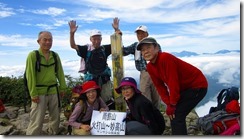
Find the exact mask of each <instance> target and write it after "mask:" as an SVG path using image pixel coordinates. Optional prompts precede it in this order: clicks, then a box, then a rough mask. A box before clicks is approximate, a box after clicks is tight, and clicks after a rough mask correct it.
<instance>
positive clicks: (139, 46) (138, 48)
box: [136, 42, 155, 51]
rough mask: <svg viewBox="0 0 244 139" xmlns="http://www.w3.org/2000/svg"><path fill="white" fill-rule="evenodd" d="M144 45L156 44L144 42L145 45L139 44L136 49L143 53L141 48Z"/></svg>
mask: <svg viewBox="0 0 244 139" xmlns="http://www.w3.org/2000/svg"><path fill="white" fill-rule="evenodd" d="M143 44H155V43H154V42H143V43H139V44H138V45H137V47H136V49H137V50H139V51H141V47H142V45H143Z"/></svg>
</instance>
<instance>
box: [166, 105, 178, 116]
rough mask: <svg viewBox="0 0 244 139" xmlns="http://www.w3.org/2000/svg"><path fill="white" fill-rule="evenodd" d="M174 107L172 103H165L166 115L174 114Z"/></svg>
mask: <svg viewBox="0 0 244 139" xmlns="http://www.w3.org/2000/svg"><path fill="white" fill-rule="evenodd" d="M175 109H176V107H175V106H174V105H167V108H166V114H167V115H174V114H175Z"/></svg>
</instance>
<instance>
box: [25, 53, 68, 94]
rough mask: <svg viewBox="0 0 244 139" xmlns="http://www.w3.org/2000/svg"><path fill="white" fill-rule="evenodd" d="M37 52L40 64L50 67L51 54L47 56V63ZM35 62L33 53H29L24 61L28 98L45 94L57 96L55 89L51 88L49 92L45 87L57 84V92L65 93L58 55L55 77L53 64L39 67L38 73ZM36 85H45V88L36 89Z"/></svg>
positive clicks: (51, 61) (64, 83)
mask: <svg viewBox="0 0 244 139" xmlns="http://www.w3.org/2000/svg"><path fill="white" fill-rule="evenodd" d="M38 51H39V53H40V60H41V63H42V64H45V65H50V64H52V63H54V57H53V55H52V54H51V53H50V55H49V60H48V61H47V60H46V59H45V57H44V55H43V53H42V51H41V50H40V49H39V50H38ZM56 54H57V53H56ZM36 61H37V60H36V53H35V52H34V51H32V52H30V53H29V55H28V57H27V60H26V79H27V84H28V89H29V92H30V96H31V97H36V96H40V95H46V94H57V89H56V87H51V88H50V89H49V90H48V87H47V86H50V85H54V84H58V90H59V91H65V89H66V87H67V86H66V82H65V77H64V71H63V67H62V64H61V61H60V58H59V56H58V54H57V66H58V71H57V75H55V64H54V65H53V66H49V67H44V66H40V68H41V71H40V72H38V71H36V68H35V66H36ZM36 85H45V86H44V87H36Z"/></svg>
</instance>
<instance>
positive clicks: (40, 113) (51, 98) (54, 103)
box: [26, 94, 60, 135]
mask: <svg viewBox="0 0 244 139" xmlns="http://www.w3.org/2000/svg"><path fill="white" fill-rule="evenodd" d="M39 99H40V102H39V103H33V102H32V104H31V112H30V123H29V125H28V128H27V130H26V135H41V134H42V127H43V122H44V117H45V113H46V110H48V112H49V129H48V131H49V133H50V134H52V135H55V134H58V132H59V122H60V108H58V97H57V94H53V95H47V96H45V95H42V96H39Z"/></svg>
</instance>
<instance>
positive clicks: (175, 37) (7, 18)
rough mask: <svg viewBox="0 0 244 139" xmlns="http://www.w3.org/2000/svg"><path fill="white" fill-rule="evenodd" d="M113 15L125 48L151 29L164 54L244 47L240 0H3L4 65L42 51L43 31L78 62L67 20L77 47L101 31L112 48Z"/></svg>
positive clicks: (0, 41)
mask: <svg viewBox="0 0 244 139" xmlns="http://www.w3.org/2000/svg"><path fill="white" fill-rule="evenodd" d="M114 17H119V18H120V28H121V30H122V31H123V44H124V45H125V46H126V45H129V44H131V43H133V42H135V41H137V39H136V36H135V33H134V30H135V28H136V27H137V26H139V25H146V26H147V27H148V29H149V33H150V36H152V37H155V38H156V39H157V40H158V42H159V43H160V44H161V46H162V50H163V51H168V52H180V51H183V50H186V51H193V52H197V53H205V52H216V51H218V50H221V49H229V50H239V49H240V1H238V0H150V1H148V0H133V1H132V0H123V1H118V0H105V1H104V0H92V1H91V0H38V1H37V0H28V1H27V0H1V1H0V21H1V22H0V30H1V31H0V63H1V65H7V66H10V65H17V64H24V63H25V58H26V55H27V54H28V52H29V51H31V50H33V49H37V48H38V44H37V43H36V39H37V34H38V32H39V31H41V30H49V31H51V32H52V33H53V36H54V43H53V48H52V49H53V50H55V51H57V52H59V53H60V55H61V57H62V59H63V60H67V59H70V60H75V59H77V56H76V53H74V51H73V50H72V49H71V48H70V46H69V26H68V21H70V20H76V21H77V24H78V26H79V28H78V31H77V34H76V42H77V43H78V44H86V43H89V32H90V30H91V29H95V28H96V29H99V30H101V31H102V33H103V42H102V43H103V44H107V43H110V35H111V34H112V33H113V29H112V26H111V23H112V19H113V18H114ZM10 59H13V60H10Z"/></svg>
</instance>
